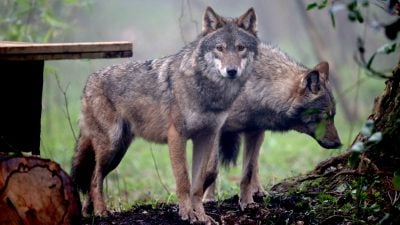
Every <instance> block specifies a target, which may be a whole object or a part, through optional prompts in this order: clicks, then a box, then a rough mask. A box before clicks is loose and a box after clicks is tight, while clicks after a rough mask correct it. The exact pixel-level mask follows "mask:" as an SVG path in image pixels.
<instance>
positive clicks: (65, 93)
mask: <svg viewBox="0 0 400 225" xmlns="http://www.w3.org/2000/svg"><path fill="white" fill-rule="evenodd" d="M54 75H55V78H56V81H57V86H58V88H59V89H60V91H61V93H62V94H63V96H64V104H65V116H66V117H67V120H68V124H69V128H70V129H71V132H72V136H73V137H74V139H75V142H77V141H78V139H77V137H76V135H75V131H74V128H73V126H72V122H71V116H70V113H69V104H68V98H67V89H68V87H69V84H67V86H66V88H65V89H63V88H62V87H61V83H60V79H59V77H58V75H57V74H56V73H55V74H54Z"/></svg>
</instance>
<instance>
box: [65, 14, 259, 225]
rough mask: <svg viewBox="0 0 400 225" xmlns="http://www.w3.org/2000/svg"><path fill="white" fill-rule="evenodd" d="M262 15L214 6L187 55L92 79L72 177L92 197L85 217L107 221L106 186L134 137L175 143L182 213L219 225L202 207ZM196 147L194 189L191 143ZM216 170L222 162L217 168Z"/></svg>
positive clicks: (171, 145)
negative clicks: (231, 14)
mask: <svg viewBox="0 0 400 225" xmlns="http://www.w3.org/2000/svg"><path fill="white" fill-rule="evenodd" d="M257 45H258V38H257V36H256V17H255V13H254V10H253V9H252V8H251V9H249V10H248V11H247V12H246V13H245V14H243V15H242V16H241V17H239V18H235V19H227V18H223V17H220V16H219V15H217V14H216V13H215V12H214V11H213V10H212V9H211V8H207V9H206V12H205V14H204V18H203V30H202V33H201V35H200V36H199V37H198V38H197V39H196V40H195V41H193V42H192V43H190V44H188V45H187V46H185V47H184V48H183V49H182V50H181V51H180V52H178V53H177V54H174V55H170V56H167V57H164V58H160V59H154V60H148V61H145V62H127V63H123V64H119V65H113V66H110V67H107V68H105V69H103V70H101V71H99V72H96V73H94V74H92V75H91V76H90V77H89V78H88V81H87V83H86V86H85V88H84V91H83V96H82V113H81V119H80V136H79V140H78V143H77V146H76V151H75V154H74V156H73V160H72V172H71V174H72V178H73V180H74V181H75V183H76V184H77V185H78V187H79V189H80V190H81V191H82V192H83V193H88V195H87V198H86V201H85V202H84V207H83V211H84V213H89V212H90V210H91V209H92V208H93V209H94V213H95V214H96V215H101V216H103V215H107V214H108V211H107V209H106V204H105V202H104V199H103V180H104V178H105V176H106V175H107V174H108V173H109V172H110V171H112V170H113V169H115V168H116V167H117V166H118V164H119V163H120V161H121V159H122V158H123V156H124V154H125V152H126V150H127V148H128V146H129V145H130V143H131V141H132V140H133V139H134V138H135V137H142V138H144V139H146V140H148V141H152V142H156V143H168V147H169V153H170V159H171V164H172V170H173V173H174V177H175V181H176V192H177V197H178V203H179V214H180V216H181V218H182V219H184V220H187V219H189V220H190V222H196V221H200V222H207V223H209V222H210V221H212V219H211V218H210V217H208V216H207V215H206V214H205V212H204V208H203V205H202V197H203V194H204V190H205V189H206V188H207V187H208V185H210V184H211V183H212V182H213V181H214V179H215V177H216V174H215V173H214V171H215V169H214V168H209V167H207V164H208V161H215V162H216V161H217V160H218V141H219V137H220V129H221V127H222V125H223V124H224V122H225V120H226V118H227V116H228V109H229V108H230V107H231V105H232V103H233V102H234V100H235V99H236V97H237V96H238V94H239V93H240V91H241V89H242V87H243V86H244V84H245V82H246V80H247V78H248V74H249V71H250V70H251V66H252V62H253V60H254V59H255V58H256V56H257V54H258V53H257ZM188 139H192V141H193V163H192V184H190V180H189V175H188V174H189V173H188V169H187V167H188V165H187V160H186V152H185V150H186V141H187V140H188ZM213 165H215V163H213Z"/></svg>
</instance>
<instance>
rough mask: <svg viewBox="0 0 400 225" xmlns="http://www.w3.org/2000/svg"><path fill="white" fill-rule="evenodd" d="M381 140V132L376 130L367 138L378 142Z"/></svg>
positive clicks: (369, 140)
mask: <svg viewBox="0 0 400 225" xmlns="http://www.w3.org/2000/svg"><path fill="white" fill-rule="evenodd" d="M381 140H382V132H376V133H374V134H373V135H371V137H369V138H368V142H373V143H378V142H380V141H381Z"/></svg>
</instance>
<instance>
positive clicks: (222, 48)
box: [215, 45, 224, 52]
mask: <svg viewBox="0 0 400 225" xmlns="http://www.w3.org/2000/svg"><path fill="white" fill-rule="evenodd" d="M215 48H216V49H217V51H219V52H222V51H223V50H224V47H222V45H217V47H215Z"/></svg>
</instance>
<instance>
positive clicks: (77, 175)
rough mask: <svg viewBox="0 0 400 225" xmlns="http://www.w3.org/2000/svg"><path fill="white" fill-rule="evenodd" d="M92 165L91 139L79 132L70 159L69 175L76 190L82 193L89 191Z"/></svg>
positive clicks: (93, 162) (93, 164) (93, 165)
mask: <svg viewBox="0 0 400 225" xmlns="http://www.w3.org/2000/svg"><path fill="white" fill-rule="evenodd" d="M94 167H95V154H94V149H93V146H92V141H91V140H90V139H89V138H87V137H83V136H82V135H81V134H80V135H79V139H78V143H77V145H76V148H75V154H74V157H73V159H72V169H71V177H72V181H73V182H74V183H75V185H76V186H77V188H78V190H80V191H81V192H83V193H84V194H86V193H88V191H89V188H90V181H91V177H92V175H93V171H94Z"/></svg>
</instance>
